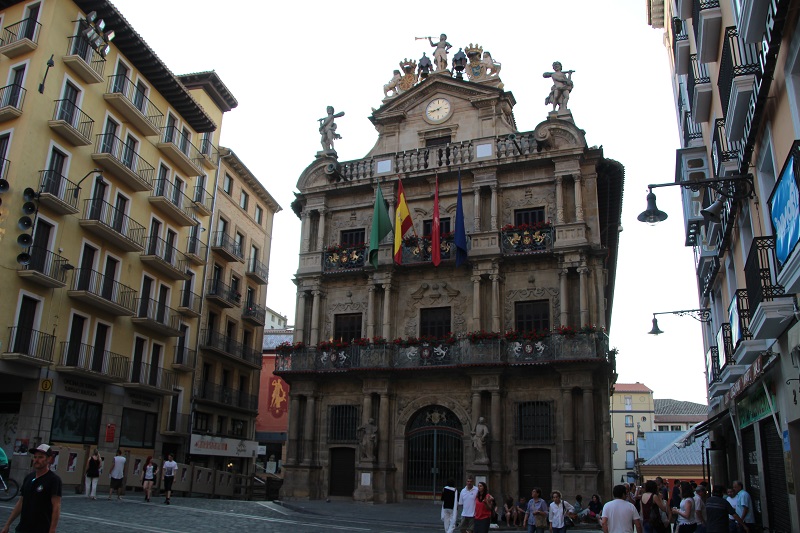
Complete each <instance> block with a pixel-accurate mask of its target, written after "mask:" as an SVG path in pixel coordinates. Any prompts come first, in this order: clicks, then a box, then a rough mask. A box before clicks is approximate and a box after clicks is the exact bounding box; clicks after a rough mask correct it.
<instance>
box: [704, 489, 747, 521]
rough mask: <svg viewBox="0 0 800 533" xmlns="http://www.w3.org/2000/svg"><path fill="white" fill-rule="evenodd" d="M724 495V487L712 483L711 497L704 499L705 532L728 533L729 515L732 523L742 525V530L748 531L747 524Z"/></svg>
mask: <svg viewBox="0 0 800 533" xmlns="http://www.w3.org/2000/svg"><path fill="white" fill-rule="evenodd" d="M724 495H725V487H723V486H722V485H714V487H713V488H712V489H711V497H710V498H709V499H708V500H706V533H729V532H730V530H731V529H730V528H731V525H730V521H729V517H732V519H733V521H734V524H736V523H738V524H739V525H740V526H741V527H742V531H745V532H749V531H750V530H749V528H748V527H747V525H746V524H745V523H744V522H743V521H742V518H741V517H740V516H739V515H738V514H736V509H734V508H733V506H732V505H731V503H730V502H729V501H728V500H727V499H726V498H725V497H724Z"/></svg>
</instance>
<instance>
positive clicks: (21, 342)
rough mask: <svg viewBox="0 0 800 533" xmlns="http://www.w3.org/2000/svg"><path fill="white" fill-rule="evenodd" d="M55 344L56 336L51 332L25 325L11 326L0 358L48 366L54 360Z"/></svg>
mask: <svg viewBox="0 0 800 533" xmlns="http://www.w3.org/2000/svg"><path fill="white" fill-rule="evenodd" d="M55 344H56V338H55V337H54V336H53V335H50V334H49V333H45V332H44V331H38V330H35V329H33V328H28V327H24V326H11V327H9V328H8V342H7V343H6V345H5V347H4V349H3V351H2V353H0V359H2V360H5V361H16V362H18V363H25V364H29V365H33V366H37V367H41V366H47V365H49V364H50V362H51V361H52V360H53V347H54V346H55Z"/></svg>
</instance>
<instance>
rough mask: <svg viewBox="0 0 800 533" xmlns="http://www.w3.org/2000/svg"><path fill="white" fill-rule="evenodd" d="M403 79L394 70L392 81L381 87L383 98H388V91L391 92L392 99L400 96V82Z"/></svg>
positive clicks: (397, 71) (398, 72)
mask: <svg viewBox="0 0 800 533" xmlns="http://www.w3.org/2000/svg"><path fill="white" fill-rule="evenodd" d="M401 79H403V75H402V74H400V71H399V70H397V69H395V71H394V75H393V76H392V79H391V80H389V83H387V84H386V85H384V86H383V97H384V98H389V91H391V92H393V93H394V94H392V97H395V96H397V95H398V94H400V80H401Z"/></svg>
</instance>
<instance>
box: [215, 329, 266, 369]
mask: <svg viewBox="0 0 800 533" xmlns="http://www.w3.org/2000/svg"><path fill="white" fill-rule="evenodd" d="M200 337H201V339H202V341H201V345H200V349H201V350H204V351H207V352H211V353H216V354H219V355H224V356H226V357H228V358H229V359H231V360H233V361H236V362H239V363H245V364H247V365H250V366H252V367H254V368H261V353H260V352H257V351H256V350H253V349H252V348H250V347H248V346H245V345H243V344H242V343H241V342H239V341H236V340H234V339H233V338H231V337H228V336H226V335H223V334H222V333H218V332H216V331H212V330H208V329H205V330H203V331H202V332H201V333H200Z"/></svg>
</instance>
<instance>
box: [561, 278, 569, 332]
mask: <svg viewBox="0 0 800 533" xmlns="http://www.w3.org/2000/svg"><path fill="white" fill-rule="evenodd" d="M568 272H569V271H568V270H567V269H566V268H562V269H561V270H559V271H558V281H559V291H560V294H559V298H560V300H559V301H560V303H561V313H560V316H559V322H560V323H561V325H562V326H566V325H567V316H568V312H569V309H568V307H567V273H568Z"/></svg>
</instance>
